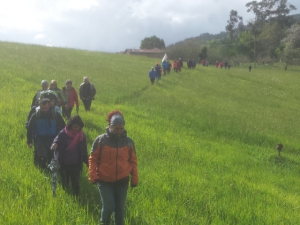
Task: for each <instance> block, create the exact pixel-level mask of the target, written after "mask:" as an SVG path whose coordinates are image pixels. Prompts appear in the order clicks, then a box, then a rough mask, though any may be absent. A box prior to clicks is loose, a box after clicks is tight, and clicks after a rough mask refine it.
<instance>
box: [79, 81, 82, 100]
mask: <svg viewBox="0 0 300 225" xmlns="http://www.w3.org/2000/svg"><path fill="white" fill-rule="evenodd" d="M79 97H80V99H81V100H82V84H81V85H80V86H79Z"/></svg>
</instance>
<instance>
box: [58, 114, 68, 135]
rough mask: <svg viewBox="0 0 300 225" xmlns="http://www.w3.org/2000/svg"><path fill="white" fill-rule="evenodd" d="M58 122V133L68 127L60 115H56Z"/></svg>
mask: <svg viewBox="0 0 300 225" xmlns="http://www.w3.org/2000/svg"><path fill="white" fill-rule="evenodd" d="M56 122H57V130H58V132H59V131H61V130H62V129H63V128H64V127H65V126H66V123H65V121H64V119H63V118H62V116H61V115H60V114H59V113H56Z"/></svg>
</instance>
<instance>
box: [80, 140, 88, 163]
mask: <svg viewBox="0 0 300 225" xmlns="http://www.w3.org/2000/svg"><path fill="white" fill-rule="evenodd" d="M80 151H81V159H82V162H83V163H85V164H86V165H87V166H89V156H88V153H87V144H86V138H85V135H84V138H83V140H82V141H81V142H80Z"/></svg>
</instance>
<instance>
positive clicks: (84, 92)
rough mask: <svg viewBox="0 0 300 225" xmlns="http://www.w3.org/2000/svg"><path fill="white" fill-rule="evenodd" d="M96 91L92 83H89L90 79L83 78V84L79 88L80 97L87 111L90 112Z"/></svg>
mask: <svg viewBox="0 0 300 225" xmlns="http://www.w3.org/2000/svg"><path fill="white" fill-rule="evenodd" d="M95 95H96V89H95V87H94V85H93V84H92V83H90V82H89V78H88V77H84V78H83V83H82V84H81V85H80V87H79V96H80V99H81V100H82V102H83V104H84V108H85V111H90V109H91V104H92V100H94V99H95Z"/></svg>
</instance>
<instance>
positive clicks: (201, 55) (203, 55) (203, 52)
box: [198, 47, 207, 60]
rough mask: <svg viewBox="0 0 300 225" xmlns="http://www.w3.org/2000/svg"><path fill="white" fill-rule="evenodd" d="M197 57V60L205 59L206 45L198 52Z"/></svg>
mask: <svg viewBox="0 0 300 225" xmlns="http://www.w3.org/2000/svg"><path fill="white" fill-rule="evenodd" d="M198 57H199V60H201V59H207V48H206V47H203V48H202V49H201V52H199V53H198Z"/></svg>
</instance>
